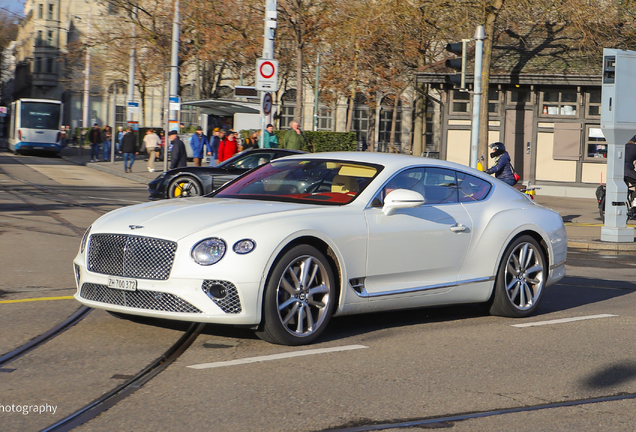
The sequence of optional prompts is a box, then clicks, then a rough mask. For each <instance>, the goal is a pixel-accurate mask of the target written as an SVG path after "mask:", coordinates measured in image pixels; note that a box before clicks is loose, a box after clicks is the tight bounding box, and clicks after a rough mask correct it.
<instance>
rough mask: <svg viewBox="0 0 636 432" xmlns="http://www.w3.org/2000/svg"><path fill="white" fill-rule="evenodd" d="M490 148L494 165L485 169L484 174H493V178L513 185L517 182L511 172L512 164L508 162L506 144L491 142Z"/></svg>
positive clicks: (508, 156)
mask: <svg viewBox="0 0 636 432" xmlns="http://www.w3.org/2000/svg"><path fill="white" fill-rule="evenodd" d="M489 147H490V148H491V149H492V153H490V157H491V158H493V159H494V160H495V166H493V167H490V168H489V169H487V170H486V171H484V172H485V173H486V174H494V175H495V178H498V179H499V180H501V181H503V182H506V183H508V184H509V185H511V186H514V185H515V184H516V183H517V180H515V176H514V174H513V172H512V165H511V164H510V155H509V154H508V152H507V151H506V146H504V144H503V143H502V142H496V143H492V144H490V146H489Z"/></svg>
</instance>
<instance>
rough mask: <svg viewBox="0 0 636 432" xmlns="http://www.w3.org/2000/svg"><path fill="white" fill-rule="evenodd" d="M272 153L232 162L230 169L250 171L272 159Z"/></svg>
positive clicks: (254, 155)
mask: <svg viewBox="0 0 636 432" xmlns="http://www.w3.org/2000/svg"><path fill="white" fill-rule="evenodd" d="M272 156H273V153H257V154H251V155H248V156H247V157H245V158H243V159H240V160H237V161H236V162H234V164H233V166H232V168H236V169H252V168H256V167H257V166H261V165H263V164H265V163H267V162H269V161H270V160H271V159H272Z"/></svg>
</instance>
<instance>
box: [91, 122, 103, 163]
mask: <svg viewBox="0 0 636 432" xmlns="http://www.w3.org/2000/svg"><path fill="white" fill-rule="evenodd" d="M102 141H103V138H102V131H101V129H100V128H99V125H98V124H97V123H95V124H94V125H93V129H91V131H90V132H89V133H88V142H89V143H91V162H97V161H99V145H100V144H101V143H102Z"/></svg>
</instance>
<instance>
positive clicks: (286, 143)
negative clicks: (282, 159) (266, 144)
mask: <svg viewBox="0 0 636 432" xmlns="http://www.w3.org/2000/svg"><path fill="white" fill-rule="evenodd" d="M289 127H290V128H291V129H290V130H288V131H287V132H286V133H285V136H284V137H283V142H282V144H281V148H286V149H292V150H301V149H302V146H304V145H305V142H306V140H305V134H303V132H302V131H301V130H300V127H299V124H298V122H297V121H296V120H292V121H291V122H289Z"/></svg>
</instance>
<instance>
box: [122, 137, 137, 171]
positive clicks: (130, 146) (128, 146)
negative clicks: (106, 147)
mask: <svg viewBox="0 0 636 432" xmlns="http://www.w3.org/2000/svg"><path fill="white" fill-rule="evenodd" d="M121 151H122V153H123V154H124V172H127V173H129V172H132V166H133V163H135V155H136V154H137V137H136V136H135V133H134V132H133V130H132V128H131V127H129V128H128V129H126V133H125V134H124V136H123V137H122V139H121Z"/></svg>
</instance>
